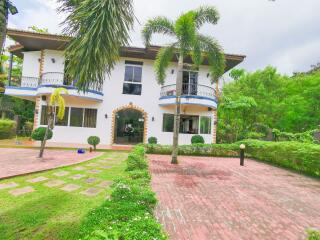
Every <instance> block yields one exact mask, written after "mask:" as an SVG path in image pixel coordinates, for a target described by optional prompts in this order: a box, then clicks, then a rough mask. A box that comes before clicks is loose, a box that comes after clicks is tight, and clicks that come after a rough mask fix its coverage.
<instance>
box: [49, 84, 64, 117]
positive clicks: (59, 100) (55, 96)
mask: <svg viewBox="0 0 320 240" xmlns="http://www.w3.org/2000/svg"><path fill="white" fill-rule="evenodd" d="M62 93H64V94H68V91H67V89H65V88H56V89H55V90H54V91H53V93H52V94H51V96H50V105H51V106H54V107H56V106H58V114H57V117H58V119H60V120H62V119H63V117H64V112H65V101H64V98H63V97H62V96H61V94H62Z"/></svg>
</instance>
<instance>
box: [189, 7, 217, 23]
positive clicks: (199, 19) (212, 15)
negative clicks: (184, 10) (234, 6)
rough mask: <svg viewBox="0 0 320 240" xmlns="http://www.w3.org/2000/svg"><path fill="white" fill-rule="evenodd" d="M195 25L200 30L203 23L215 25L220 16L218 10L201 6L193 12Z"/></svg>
mask: <svg viewBox="0 0 320 240" xmlns="http://www.w3.org/2000/svg"><path fill="white" fill-rule="evenodd" d="M194 14H195V24H196V26H197V28H200V27H201V26H202V25H203V24H204V23H211V24H217V22H218V20H219V18H220V15H219V12H218V10H217V9H216V8H215V7H213V6H202V7H199V8H198V9H196V10H194Z"/></svg>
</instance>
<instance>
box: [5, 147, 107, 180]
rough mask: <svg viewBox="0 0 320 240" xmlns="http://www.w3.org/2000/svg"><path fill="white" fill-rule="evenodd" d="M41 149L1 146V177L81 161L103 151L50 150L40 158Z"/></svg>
mask: <svg viewBox="0 0 320 240" xmlns="http://www.w3.org/2000/svg"><path fill="white" fill-rule="evenodd" d="M38 154H39V150H36V149H23V148H19V149H18V148H0V179H1V178H7V177H11V176H17V175H21V174H26V173H32V172H37V171H42V170H48V169H52V168H57V167H62V166H68V165H72V164H76V163H80V162H83V161H86V160H89V159H91V158H94V157H96V156H99V155H101V153H85V154H77V153H76V151H75V150H72V151H67V150H49V149H46V150H45V152H44V157H43V159H38V158H37V156H38Z"/></svg>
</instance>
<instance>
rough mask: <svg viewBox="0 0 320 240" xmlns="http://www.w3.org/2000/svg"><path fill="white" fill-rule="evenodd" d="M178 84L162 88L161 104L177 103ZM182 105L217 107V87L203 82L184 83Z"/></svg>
mask: <svg viewBox="0 0 320 240" xmlns="http://www.w3.org/2000/svg"><path fill="white" fill-rule="evenodd" d="M175 98H176V84H171V85H166V86H163V87H162V88H161V92H160V98H159V105H160V106H168V105H175ZM181 105H197V106H203V107H210V108H217V98H216V93H215V89H213V88H212V87H209V86H205V85H201V84H182V93H181Z"/></svg>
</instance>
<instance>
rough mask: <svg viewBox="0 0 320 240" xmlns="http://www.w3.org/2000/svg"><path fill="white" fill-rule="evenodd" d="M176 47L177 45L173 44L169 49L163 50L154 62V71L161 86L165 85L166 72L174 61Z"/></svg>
mask: <svg viewBox="0 0 320 240" xmlns="http://www.w3.org/2000/svg"><path fill="white" fill-rule="evenodd" d="M175 46H176V44H172V45H170V46H168V47H163V48H161V49H160V51H159V52H158V54H157V58H156V60H155V62H154V69H155V72H156V75H157V80H158V83H159V84H161V85H163V84H164V80H165V78H166V70H167V68H168V66H169V64H170V62H171V61H172V58H173V56H174V53H175V51H176V49H175Z"/></svg>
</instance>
